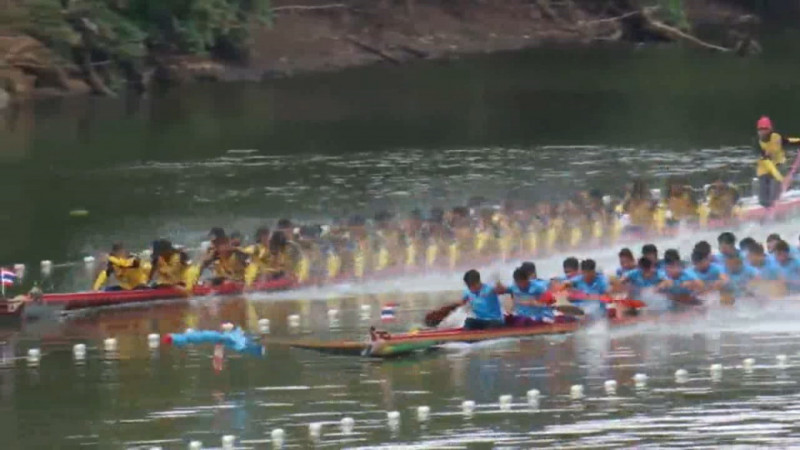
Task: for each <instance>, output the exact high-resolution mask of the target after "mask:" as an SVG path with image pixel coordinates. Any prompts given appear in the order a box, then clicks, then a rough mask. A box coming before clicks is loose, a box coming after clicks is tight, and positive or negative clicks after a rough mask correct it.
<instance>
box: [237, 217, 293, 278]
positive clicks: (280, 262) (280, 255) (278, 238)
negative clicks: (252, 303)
mask: <svg viewBox="0 0 800 450" xmlns="http://www.w3.org/2000/svg"><path fill="white" fill-rule="evenodd" d="M256 241H257V243H256V244H255V245H251V246H250V247H248V248H247V249H245V252H247V253H248V254H249V255H250V264H249V265H248V266H247V269H246V270H245V277H244V281H245V284H246V285H247V286H251V285H252V284H253V282H255V281H256V280H257V279H259V278H265V279H276V278H280V277H283V276H285V275H286V270H287V266H288V251H287V250H288V241H287V239H286V234H284V233H283V232H282V231H276V232H274V233H272V235H271V236H270V232H269V228H266V227H264V228H259V229H258V230H257V231H256Z"/></svg>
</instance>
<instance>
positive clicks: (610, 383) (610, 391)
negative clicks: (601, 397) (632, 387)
mask: <svg viewBox="0 0 800 450" xmlns="http://www.w3.org/2000/svg"><path fill="white" fill-rule="evenodd" d="M603 387H605V389H606V395H617V382H616V380H606V382H605V383H604V384H603Z"/></svg>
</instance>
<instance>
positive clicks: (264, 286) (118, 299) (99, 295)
mask: <svg viewBox="0 0 800 450" xmlns="http://www.w3.org/2000/svg"><path fill="white" fill-rule="evenodd" d="M737 211H738V212H737V214H736V216H735V218H733V219H729V220H714V219H710V220H709V221H708V222H707V223H706V224H704V225H698V226H697V229H698V230H700V229H720V228H723V227H732V226H736V225H741V224H743V223H752V222H759V221H764V220H767V219H773V218H774V219H786V218H788V217H791V216H796V215H798V214H800V190H798V189H793V190H789V191H787V192H785V193H784V194H783V195H782V196H781V199H780V200H779V201H778V202H776V204H775V205H774V206H773V207H772V208H764V207H762V206H761V205H759V204H758V201H757V199H756V198H755V197H746V198H744V199H742V200H741V201H740V202H739V207H738V209H737ZM674 230H677V228H673V229H667V230H662V233H661V234H659V233H658V232H645V233H644V234H643V235H642V234H641V233H639V234H633V235H631V236H630V238H633V237H635V238H636V239H642V238H645V237H657V236H659V235H670V234H674V232H675V231H674ZM625 240H626V239H625V236H624V235H623V237H622V239H621V240H620V241H615V240H614V239H609V240H605V239H603V240H599V239H591V241H586V240H584V241H581V242H578V243H573V244H574V245H573V246H577V247H579V248H591V247H597V246H598V245H609V244H611V243H614V242H616V243H622V242H624V241H625ZM537 256H543V254H542V253H541V249H539V250H536V251H532V250H531V249H528V248H519V249H517V250H515V251H514V252H512V253H510V254H505V255H500V254H489V255H473V256H471V257H470V258H468V261H460V262H458V263H457V264H455V265H450V266H449V269H450V270H458V269H461V268H465V269H468V268H472V267H480V266H482V265H486V264H490V263H493V262H497V261H498V260H500V259H510V258H524V259H530V258H532V257H537ZM466 263H468V266H469V267H467V264H466ZM428 269H430V268H429V267H425V266H424V265H423V266H414V267H392V268H387V269H386V270H383V271H374V272H372V273H367V274H364V275H363V277H361V276H360V277H356V276H351V277H349V278H348V277H343V276H337V277H334V278H332V279H329V280H327V281H322V282H323V283H337V282H347V281H353V280H355V281H359V280H362V279H363V280H366V279H379V278H384V277H388V276H393V275H413V274H417V273H423V272H425V271H426V270H428ZM319 283H320V281H319V280H317V281H314V282H311V281H308V280H301V279H298V278H296V277H287V278H284V279H280V280H274V281H266V282H261V283H256V285H255V286H253V289H252V291H255V292H259V291H260V292H268V291H275V290H287V289H294V288H297V287H303V286H308V285H310V284H319ZM243 292H245V289H244V286H243V285H242V284H241V283H233V282H230V283H224V284H222V285H220V286H210V285H204V284H201V285H198V286H196V287H195V288H194V289H192V291H191V292H187V291H185V290H183V289H180V288H159V289H142V290H130V291H83V292H71V293H46V294H43V295H40V296H38V295H28V296H27V297H25V298H24V301H23V303H22V304H20V299H14V300H6V301H2V302H0V316H4V315H20V314H22V312H23V310H24V309H25V304H26V303H29V302H31V301H35V302H38V303H40V304H45V305H54V306H58V307H62V308H63V309H65V310H73V309H83V308H92V307H100V306H109V305H120V304H136V303H148V302H153V301H163V300H174V299H183V298H188V297H194V296H208V295H234V294H240V293H243ZM528 331H530V332H533V330H528ZM526 332H527V331H526ZM541 332H545V331H541Z"/></svg>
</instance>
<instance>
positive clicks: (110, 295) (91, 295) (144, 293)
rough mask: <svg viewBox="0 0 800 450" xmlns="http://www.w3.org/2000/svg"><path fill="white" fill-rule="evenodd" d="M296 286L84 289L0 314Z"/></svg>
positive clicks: (23, 302) (31, 299)
mask: <svg viewBox="0 0 800 450" xmlns="http://www.w3.org/2000/svg"><path fill="white" fill-rule="evenodd" d="M296 285H297V282H296V280H295V279H294V278H293V277H285V278H279V279H276V280H269V281H261V282H256V283H253V285H252V286H251V287H250V288H248V289H245V286H244V283H240V282H225V283H222V284H220V285H217V286H213V285H210V284H200V285H197V286H195V287H194V288H193V289H192V290H191V291H187V290H186V289H183V288H180V287H162V288H155V289H133V290H128V291H114V290H110V291H83V292H70V293H58V294H39V295H36V294H29V295H28V296H27V297H26V298H24V299H11V300H6V301H4V302H2V303H0V316H21V315H23V314H24V310H25V309H26V308H27V306H28V305H32V304H35V305H37V306H46V307H52V309H57V310H62V311H76V310H81V309H87V308H97V307H107V306H116V305H131V304H141V303H152V302H160V301H166V300H176V301H177V300H185V299H188V298H191V297H206V296H230V295H237V294H242V293H244V292H272V291H280V290H286V289H290V288H292V287H294V286H296Z"/></svg>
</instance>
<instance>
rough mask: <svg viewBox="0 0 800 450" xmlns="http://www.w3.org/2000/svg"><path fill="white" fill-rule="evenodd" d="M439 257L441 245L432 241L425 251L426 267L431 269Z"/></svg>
mask: <svg viewBox="0 0 800 450" xmlns="http://www.w3.org/2000/svg"><path fill="white" fill-rule="evenodd" d="M437 256H439V245H437V243H436V241H432V242H430V243H429V244H428V247H427V248H426V249H425V266H426V267H428V268H431V267H433V266H434V264H436V257H437Z"/></svg>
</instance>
